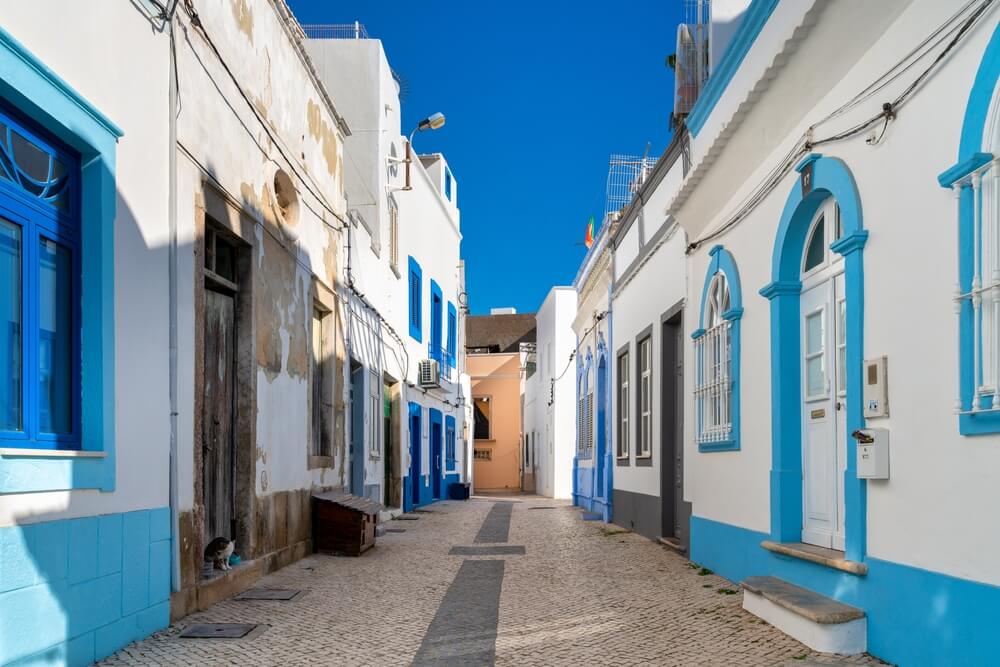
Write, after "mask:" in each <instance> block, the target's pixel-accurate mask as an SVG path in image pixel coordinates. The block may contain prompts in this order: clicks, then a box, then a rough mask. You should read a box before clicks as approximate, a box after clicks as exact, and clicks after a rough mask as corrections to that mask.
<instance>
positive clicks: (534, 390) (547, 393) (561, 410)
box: [521, 287, 578, 498]
mask: <svg viewBox="0 0 1000 667" xmlns="http://www.w3.org/2000/svg"><path fill="white" fill-rule="evenodd" d="M575 315H576V291H575V290H574V289H573V288H572V287H553V288H552V289H551V290H549V293H548V294H547V295H546V297H545V301H543V302H542V305H541V307H540V308H539V309H538V312H536V313H535V320H536V323H537V324H536V327H537V328H536V343H535V350H536V352H535V355H534V356H535V362H534V372H533V373H530V374H529V373H527V372H526V376H527V377H526V379H525V383H524V385H525V388H524V420H523V427H522V429H523V431H524V435H523V439H524V444H523V447H522V449H523V452H522V461H521V466H522V469H523V470H524V471H525V478H526V479H527V476H528V475H529V474H530V475H531V479H532V480H533V482H534V486H533V490H534V491H535V492H536V493H538V494H540V495H543V496H548V497H549V498H570V497H571V496H572V493H573V457H574V454H575V451H574V445H575V442H576V432H577V423H576V421H575V419H576V418H577V417H578V414H577V407H576V406H577V402H576V392H575V390H574V373H573V369H572V364H573V362H572V361H571V359H572V356H573V353H574V351H575V349H576V337H575V335H574V332H573V328H572V326H571V325H572V321H573V317H574V316H575ZM529 368H530V364H529ZM529 471H530V472H529ZM523 486H524V487H525V490H529V489H528V488H527V484H524V485H523Z"/></svg>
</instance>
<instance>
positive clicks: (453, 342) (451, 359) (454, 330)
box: [445, 301, 458, 368]
mask: <svg viewBox="0 0 1000 667" xmlns="http://www.w3.org/2000/svg"><path fill="white" fill-rule="evenodd" d="M457 346H458V311H457V310H455V304H453V303H452V302H451V301H449V302H448V348H447V350H445V365H446V366H448V367H449V368H455V352H456V349H457Z"/></svg>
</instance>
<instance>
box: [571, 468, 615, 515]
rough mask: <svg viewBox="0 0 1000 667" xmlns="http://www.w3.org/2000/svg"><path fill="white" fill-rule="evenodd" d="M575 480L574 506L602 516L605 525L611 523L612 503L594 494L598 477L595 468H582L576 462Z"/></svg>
mask: <svg viewBox="0 0 1000 667" xmlns="http://www.w3.org/2000/svg"><path fill="white" fill-rule="evenodd" d="M574 466H576V467H575V468H574V470H573V478H574V484H573V488H574V492H573V504H574V505H575V506H577V507H582V508H583V509H585V510H587V511H590V512H597V513H599V514H600V515H601V517H602V519H603V520H604V523H610V521H611V502H610V501H609V499H607V498H602V497H600V496H599V495H598V494H597V493H594V486H595V482H596V479H595V478H596V475H597V473H596V472H595V469H594V468H581V467H579V466H577V465H576V462H575V460H574Z"/></svg>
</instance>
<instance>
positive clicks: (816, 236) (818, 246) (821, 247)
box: [804, 215, 826, 272]
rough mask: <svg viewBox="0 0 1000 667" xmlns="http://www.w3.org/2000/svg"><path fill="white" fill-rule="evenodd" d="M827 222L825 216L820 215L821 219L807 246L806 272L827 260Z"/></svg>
mask: <svg viewBox="0 0 1000 667" xmlns="http://www.w3.org/2000/svg"><path fill="white" fill-rule="evenodd" d="M825 222H826V221H825V220H824V216H822V215H820V216H819V220H817V221H816V224H815V225H814V226H813V232H812V236H811V237H809V244H808V245H807V246H806V262H805V267H804V271H805V272H809V271H811V270H812V269H815V268H816V267H817V266H820V265H822V264H823V262H824V261H825V260H826V231H825V229H824V227H825Z"/></svg>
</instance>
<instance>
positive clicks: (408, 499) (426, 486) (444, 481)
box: [403, 472, 461, 512]
mask: <svg viewBox="0 0 1000 667" xmlns="http://www.w3.org/2000/svg"><path fill="white" fill-rule="evenodd" d="M460 481H461V475H460V474H459V473H457V472H451V473H447V474H445V476H444V477H442V478H441V496H440V497H439V498H435V497H434V489H433V488H431V484H430V476H429V475H428V476H426V477H425V476H423V475H421V476H420V478H419V480H418V483H419V484H420V500H419V501H418V502H413V480H412V479H411V478H410V477H409V476H406V477H404V478H403V511H404V512H409V511H411V510H413V509H416V508H417V507H423V506H424V505H430V504H431V503H436V502H437V501H439V500H448V487H449V486H450V485H451V484H452V483H458V482H460Z"/></svg>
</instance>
